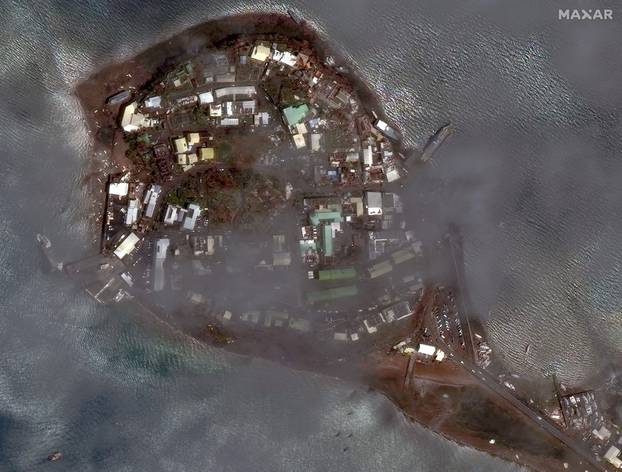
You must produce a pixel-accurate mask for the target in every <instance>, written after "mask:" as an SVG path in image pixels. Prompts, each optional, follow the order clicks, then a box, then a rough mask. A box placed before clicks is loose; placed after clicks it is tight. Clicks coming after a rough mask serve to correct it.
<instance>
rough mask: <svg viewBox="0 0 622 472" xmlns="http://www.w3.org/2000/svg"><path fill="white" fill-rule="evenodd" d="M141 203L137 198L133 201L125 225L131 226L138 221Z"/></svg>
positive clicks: (130, 203) (129, 206)
mask: <svg viewBox="0 0 622 472" xmlns="http://www.w3.org/2000/svg"><path fill="white" fill-rule="evenodd" d="M139 206H140V202H139V201H138V200H136V199H135V198H133V199H131V200H130V202H129V204H128V206H127V214H126V215H125V224H126V225H127V226H131V225H133V224H134V223H136V222H137V221H138V207H139Z"/></svg>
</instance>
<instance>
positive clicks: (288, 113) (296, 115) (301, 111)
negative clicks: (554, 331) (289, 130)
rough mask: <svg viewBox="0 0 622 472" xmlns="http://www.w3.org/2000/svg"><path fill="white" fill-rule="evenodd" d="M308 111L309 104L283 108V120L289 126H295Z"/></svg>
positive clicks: (302, 119)
mask: <svg viewBox="0 0 622 472" xmlns="http://www.w3.org/2000/svg"><path fill="white" fill-rule="evenodd" d="M308 113H309V106H308V105H306V104H302V105H298V106H296V107H294V106H291V107H287V108H285V109H284V110H283V116H284V117H285V122H286V123H287V124H288V125H289V126H296V125H297V124H298V123H302V122H303V121H304V119H305V118H306V117H307V114H308Z"/></svg>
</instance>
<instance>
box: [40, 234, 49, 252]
mask: <svg viewBox="0 0 622 472" xmlns="http://www.w3.org/2000/svg"><path fill="white" fill-rule="evenodd" d="M37 241H39V244H41V247H42V248H43V249H50V248H51V247H52V243H51V242H50V239H49V238H48V237H47V236H44V235H42V234H38V233H37Z"/></svg>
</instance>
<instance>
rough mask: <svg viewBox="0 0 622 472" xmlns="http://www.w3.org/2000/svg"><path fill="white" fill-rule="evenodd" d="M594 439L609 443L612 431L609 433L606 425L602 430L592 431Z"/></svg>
mask: <svg viewBox="0 0 622 472" xmlns="http://www.w3.org/2000/svg"><path fill="white" fill-rule="evenodd" d="M592 434H593V435H594V437H596V438H597V439H599V440H600V441H607V440H608V439H609V438H610V437H611V431H609V430H608V429H607V428H606V427H605V426H604V425H603V426H601V427H600V429H594V430H592Z"/></svg>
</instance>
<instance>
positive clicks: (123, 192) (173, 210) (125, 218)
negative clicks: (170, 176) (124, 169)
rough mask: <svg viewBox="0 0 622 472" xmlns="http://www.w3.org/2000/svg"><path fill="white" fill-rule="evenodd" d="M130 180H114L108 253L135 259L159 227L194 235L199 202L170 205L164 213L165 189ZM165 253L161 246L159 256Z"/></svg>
mask: <svg viewBox="0 0 622 472" xmlns="http://www.w3.org/2000/svg"><path fill="white" fill-rule="evenodd" d="M130 179H131V177H130V175H129V174H122V175H116V176H111V177H110V179H109V182H108V189H107V190H108V192H107V200H106V214H105V222H104V228H103V249H104V252H107V251H110V253H111V254H113V255H114V256H116V257H117V258H118V259H119V260H123V261H126V260H127V259H132V258H131V257H129V258H128V256H131V255H132V254H134V253H135V251H136V249H137V248H138V247H139V246H140V243H141V241H142V240H143V239H144V237H145V236H146V235H148V234H149V233H150V232H151V231H153V230H154V229H155V228H157V227H160V226H167V227H168V226H170V227H173V226H174V227H176V228H178V229H179V230H180V231H188V232H192V231H193V230H194V229H195V226H196V224H197V220H198V219H199V217H200V215H201V212H202V209H201V208H200V207H199V205H197V204H196V203H190V204H188V205H187V206H186V207H185V208H182V207H181V206H179V205H172V204H167V205H166V207H165V208H166V210H165V211H164V212H162V211H161V210H162V208H164V206H165V205H164V202H163V195H162V194H163V189H162V186H161V185H158V184H145V183H144V182H137V181H132V180H130ZM167 244H168V243H167ZM165 252H166V251H164V253H165ZM161 253H162V246H161V245H160V247H159V249H158V251H156V254H161ZM160 257H162V256H160ZM126 258H127V259H126ZM127 264H128V265H129V264H130V263H129V262H127Z"/></svg>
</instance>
